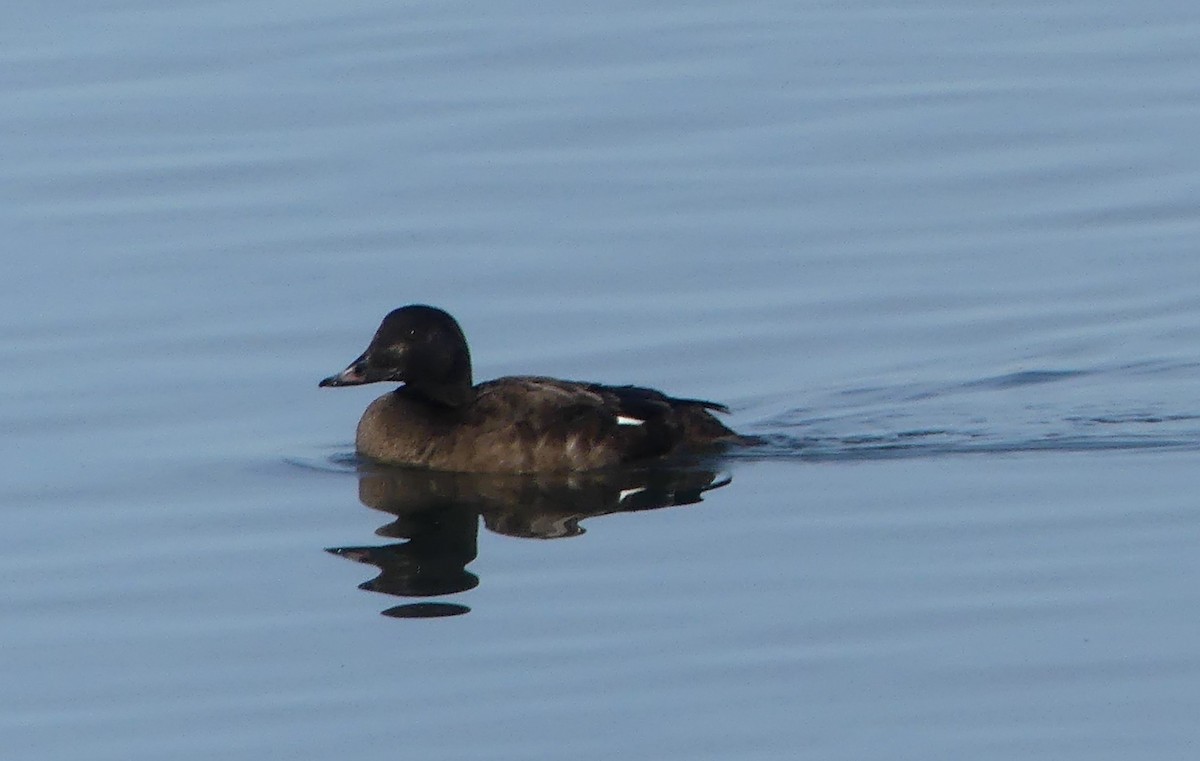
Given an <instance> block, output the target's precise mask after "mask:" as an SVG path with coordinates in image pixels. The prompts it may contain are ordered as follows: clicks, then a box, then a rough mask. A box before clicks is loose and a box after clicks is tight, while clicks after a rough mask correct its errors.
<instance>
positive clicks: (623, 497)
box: [617, 486, 646, 503]
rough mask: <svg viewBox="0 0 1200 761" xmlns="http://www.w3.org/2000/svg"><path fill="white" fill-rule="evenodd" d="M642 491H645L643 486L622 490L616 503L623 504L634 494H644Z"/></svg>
mask: <svg viewBox="0 0 1200 761" xmlns="http://www.w3.org/2000/svg"><path fill="white" fill-rule="evenodd" d="M644 491H646V487H645V486H639V487H637V488H636V489H622V490H621V496H619V497H617V502H618V503H620V502H624V501H625V500H626V499H628V498H629V497H632V496H633V495H634V494H638V493H640V492H644Z"/></svg>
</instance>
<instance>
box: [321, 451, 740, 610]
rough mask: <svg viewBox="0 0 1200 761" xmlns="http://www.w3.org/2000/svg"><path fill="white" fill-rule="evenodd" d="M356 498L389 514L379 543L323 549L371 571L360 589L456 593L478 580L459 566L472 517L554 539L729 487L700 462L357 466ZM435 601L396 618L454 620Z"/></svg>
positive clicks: (471, 553)
mask: <svg viewBox="0 0 1200 761" xmlns="http://www.w3.org/2000/svg"><path fill="white" fill-rule="evenodd" d="M357 470H358V498H359V501H360V502H362V503H363V504H364V505H366V506H367V507H370V508H373V509H375V510H379V511H381V512H384V513H388V514H389V516H391V521H390V522H389V523H387V524H385V525H384V526H382V527H381V528H379V529H377V530H376V532H375V533H376V534H377V535H379V536H382V537H386V538H389V539H401V540H404V541H402V542H396V543H391V544H384V545H368V546H356V547H331V548H329V549H328V552H331V553H333V554H334V555H338V556H340V557H344V558H348V559H350V560H354V561H357V562H359V563H366V564H369V565H373V566H375V567H376V568H377V569H378V570H379V573H378V575H377V576H376V577H375V578H373V579H371V580H370V581H367V582H364V583H363V584H361V585H359V588H360V589H365V590H369V591H372V592H380V593H383V594H388V595H394V596H397V597H437V596H443V595H451V594H456V593H459V592H465V591H467V590H470V589H473V588H475V587H476V586H478V585H479V583H480V579H479V577H478V576H476V575H475V574H473V573H471V572H470V571H468V570H467V569H466V567H467V565H468V564H469V563H471V561H473V560H475V557H476V554H477V552H478V533H479V523H480V518H482V519H483V525H484V526H486V527H487V529H488V530H490V531H493V532H495V533H497V534H503V535H505V536H512V537H518V538H523V539H563V538H568V537H574V536H579V535H581V534H583V533H584V529H583V527H582V526H581V525H580V523H581V521H583V520H584V519H588V518H598V517H600V516H603V515H610V514H613V513H629V512H637V511H641V510H655V509H658V508H663V507H674V506H679V505H690V504H695V503H697V502H700V501H701V499H702V497H703V494H704V492H706V491H709V490H712V489H717V488H720V487H722V486H725V485H726V484H728V483H729V482H730V479H729V478H727V477H720V476H718V475H717V473H716V471H715V470H713V469H711V468H708V467H705V466H704V465H703V464H692V465H688V466H675V467H660V468H642V469H629V470H619V471H607V472H594V473H572V474H553V475H535V476H514V475H491V474H472V473H443V472H436V471H427V470H412V469H406V468H386V467H381V466H374V465H366V464H364V465H361V466H359V467H358V469H357ZM469 610H470V609H469V608H468V607H466V606H464V605H460V604H457V603H449V602H444V601H436V602H421V603H409V604H404V605H398V606H396V607H393V608H390V609H388V610H385V611H384V612H383V613H384V615H386V616H392V617H396V618H429V617H442V616H453V615H461V614H464V613H467V612H469Z"/></svg>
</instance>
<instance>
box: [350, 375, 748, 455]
mask: <svg viewBox="0 0 1200 761" xmlns="http://www.w3.org/2000/svg"><path fill="white" fill-rule="evenodd" d="M709 410H722V411H723V408H722V407H721V406H720V405H717V404H714V403H712V402H704V401H701V400H695V399H674V398H672V397H668V396H666V395H665V394H662V393H661V392H659V391H655V390H653V389H647V388H641V387H638V386H604V385H601V384H595V383H578V382H573V381H563V380H557V379H554V378H541V377H534V376H512V377H506V378H499V379H497V380H494V381H488V382H486V383H481V384H479V385H478V386H476V387H475V398H474V400H473V401H472V402H471V403H469V404H467V405H466V406H464V407H460V408H451V407H445V406H441V405H437V404H434V403H431V402H430V401H429V400H427V399H426V398H424V397H422V396H420V395H418V394H415V393H413V392H412V391H410V390H409V389H407V388H400V389H397V390H396V391H394V392H392V393H389V394H385V395H384V396H381V397H380V398H378V399H376V400H375V401H374V402H373V403H372V404H371V405H370V406H369V407H368V408H367V410H366V412H365V413H363V417H362V420H360V421H359V425H358V434H357V437H356V444H357V448H358V451H359V452H360V453H362V454H364V455H366V456H367V457H370V458H372V459H375V460H380V461H383V462H388V463H395V464H402V465H416V466H421V467H428V468H434V469H437V470H455V471H465V472H504V473H528V472H539V471H552V470H594V469H596V468H605V467H612V466H616V465H620V464H624V463H629V462H635V461H638V460H644V459H650V458H654V457H661V456H664V455H667V454H670V453H671V452H673V451H676V450H679V449H696V448H703V447H706V446H712V445H714V444H718V443H720V442H722V441H729V440H733V439H736V438H737V436H736V434H735V433H734V432H733V431H731V430H730V429H729V428H727V427H725V426H724V425H723V424H722V423H721V422H720V421H718V420H717V419H716V418H715V417H713V415H712V414H711V413H710V412H709Z"/></svg>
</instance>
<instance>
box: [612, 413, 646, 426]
mask: <svg viewBox="0 0 1200 761" xmlns="http://www.w3.org/2000/svg"><path fill="white" fill-rule="evenodd" d="M645 422H646V421H645V420H638V419H637V418H635V417H625V416H624V415H617V425H641V424H642V423H645Z"/></svg>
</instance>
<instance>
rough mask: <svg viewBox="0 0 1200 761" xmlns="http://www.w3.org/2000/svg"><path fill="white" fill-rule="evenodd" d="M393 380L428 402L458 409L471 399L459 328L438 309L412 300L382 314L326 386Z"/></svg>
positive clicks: (466, 357) (466, 354)
mask: <svg viewBox="0 0 1200 761" xmlns="http://www.w3.org/2000/svg"><path fill="white" fill-rule="evenodd" d="M379 381H394V382H399V383H404V384H405V385H406V386H407V387H408V388H410V389H412V390H413V391H416V392H418V393H420V394H421V395H422V396H425V397H427V398H429V399H430V400H432V401H435V402H438V403H440V404H444V405H447V406H449V407H459V406H462V405H463V404H466V403H467V402H469V401H470V400H471V398H472V397H473V391H472V382H471V354H470V352H469V351H468V350H467V339H466V337H465V336H463V332H462V328H460V327H459V326H458V323H457V322H456V321H455V319H454V318H453V317H451V316H450V315H449V314H447V313H446V312H444V311H442V310H441V309H437V308H436V307H430V306H424V305H421V304H412V305H410V306H406V307H400V308H399V309H394V310H392V311H391V312H389V313H388V316H387V317H384V318H383V322H382V323H380V325H379V329H378V330H376V331H375V337H374V338H372V339H371V343H370V345H369V346H367V350H366V351H364V352H363V353H362V355H361V356H359V358H358V359H356V360H354V361H353V362H351V363H350V366H349V367H347V368H346V369H345V370H343V371H341V372H340V373H338V374H337V375H331V376H329V377H328V378H326V379H325V380H323V381H321V383H320V385H321V386H322V387H324V386H359V385H362V384H363V383H377V382H379Z"/></svg>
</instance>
